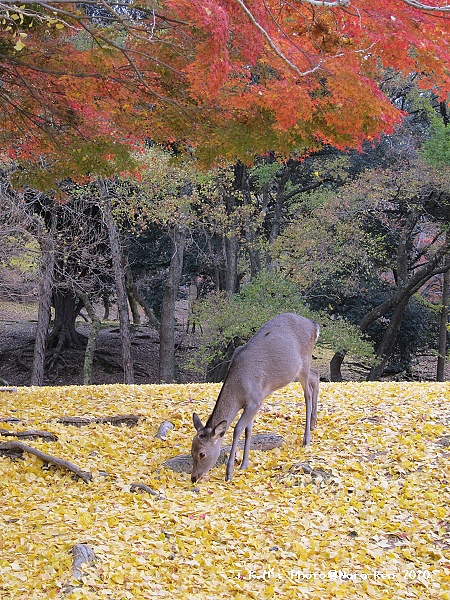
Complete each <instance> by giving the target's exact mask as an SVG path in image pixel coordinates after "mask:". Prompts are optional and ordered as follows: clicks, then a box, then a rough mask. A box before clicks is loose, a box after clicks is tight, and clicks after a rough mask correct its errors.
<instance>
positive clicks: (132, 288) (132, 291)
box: [125, 264, 160, 330]
mask: <svg viewBox="0 0 450 600" xmlns="http://www.w3.org/2000/svg"><path fill="white" fill-rule="evenodd" d="M125 277H126V282H127V291H128V300H129V301H130V306H131V312H132V313H133V320H134V323H135V325H138V324H139V323H140V317H139V320H136V318H135V316H134V314H135V311H136V312H137V313H138V315H139V310H138V305H140V306H142V308H143V309H144V313H145V316H146V317H147V319H148V322H149V323H150V324H151V325H153V327H154V328H155V329H157V330H159V327H160V323H159V321H158V319H157V318H156V317H155V313H154V312H153V310H152V308H151V306H150V305H149V304H148V302H146V301H145V300H144V298H143V297H142V295H141V294H140V293H139V290H138V289H137V287H136V284H135V283H134V279H133V273H132V272H131V268H130V265H128V264H127V265H126V266H125ZM131 298H132V299H133V300H131ZM133 305H135V307H134V308H133Z"/></svg>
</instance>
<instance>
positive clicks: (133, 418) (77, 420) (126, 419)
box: [58, 415, 142, 427]
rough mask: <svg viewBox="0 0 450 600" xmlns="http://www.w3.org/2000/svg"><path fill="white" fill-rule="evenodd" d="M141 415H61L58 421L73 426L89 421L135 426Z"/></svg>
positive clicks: (88, 423)
mask: <svg viewBox="0 0 450 600" xmlns="http://www.w3.org/2000/svg"><path fill="white" fill-rule="evenodd" d="M141 416H142V415H112V416H110V417H61V418H59V419H58V423H62V424H63V425H75V427H83V425H90V424H91V423H109V424H110V425H122V424H125V425H128V427H135V426H136V425H137V424H138V422H139V419H140V418H141Z"/></svg>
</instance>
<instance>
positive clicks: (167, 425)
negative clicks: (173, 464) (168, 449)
mask: <svg viewBox="0 0 450 600" xmlns="http://www.w3.org/2000/svg"><path fill="white" fill-rule="evenodd" d="M173 427H174V425H173V423H171V422H170V421H163V422H162V423H161V425H160V426H159V427H158V431H157V433H156V435H155V438H158V439H160V440H165V439H166V437H167V434H168V433H169V431H170V430H171V429H173Z"/></svg>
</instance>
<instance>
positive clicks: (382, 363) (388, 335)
mask: <svg viewBox="0 0 450 600" xmlns="http://www.w3.org/2000/svg"><path fill="white" fill-rule="evenodd" d="M408 302H409V298H405V299H404V300H402V302H400V303H399V304H398V305H397V306H396V307H395V309H394V312H393V313H392V317H391V319H390V321H389V324H388V326H387V328H386V330H385V332H384V334H383V338H382V340H381V344H380V347H379V348H378V350H377V360H376V363H375V365H374V366H373V367H372V368H371V370H370V373H369V377H368V379H369V381H376V380H377V379H379V378H380V377H381V375H382V374H383V371H384V368H385V367H386V363H387V361H388V360H389V357H390V355H391V353H392V349H393V348H394V345H395V342H396V341H397V337H398V334H399V331H400V327H401V324H402V320H403V316H404V314H405V311H406V307H407V306H408Z"/></svg>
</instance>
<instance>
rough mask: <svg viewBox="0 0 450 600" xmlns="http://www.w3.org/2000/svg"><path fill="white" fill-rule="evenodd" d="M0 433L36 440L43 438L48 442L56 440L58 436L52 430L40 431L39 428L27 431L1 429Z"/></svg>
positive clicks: (6, 435)
mask: <svg viewBox="0 0 450 600" xmlns="http://www.w3.org/2000/svg"><path fill="white" fill-rule="evenodd" d="M0 435H3V436H5V437H17V438H19V439H20V438H22V439H24V440H35V439H36V438H41V439H43V440H47V441H48V442H56V440H57V439H58V436H57V435H56V434H55V433H52V432H51V431H40V430H39V429H28V430H26V431H9V430H8V429H0Z"/></svg>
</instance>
